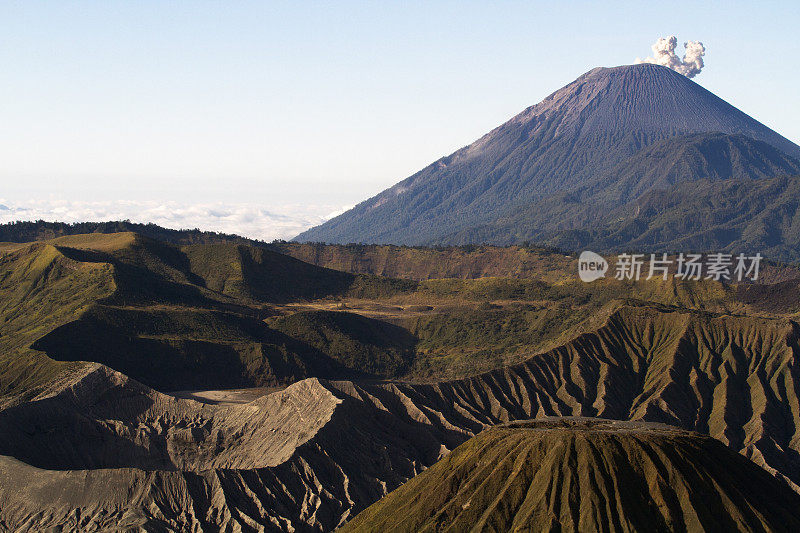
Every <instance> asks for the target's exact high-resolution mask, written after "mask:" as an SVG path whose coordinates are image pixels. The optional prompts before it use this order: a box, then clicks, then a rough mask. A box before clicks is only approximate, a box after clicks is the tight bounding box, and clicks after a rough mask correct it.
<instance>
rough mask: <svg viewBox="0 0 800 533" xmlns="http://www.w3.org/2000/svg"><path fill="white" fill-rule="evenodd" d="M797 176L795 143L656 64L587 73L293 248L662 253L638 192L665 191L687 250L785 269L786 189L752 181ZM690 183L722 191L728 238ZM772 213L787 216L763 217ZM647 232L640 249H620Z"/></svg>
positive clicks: (792, 189) (793, 255)
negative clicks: (705, 213)
mask: <svg viewBox="0 0 800 533" xmlns="http://www.w3.org/2000/svg"><path fill="white" fill-rule="evenodd" d="M797 175H800V147H798V146H797V145H796V144H794V143H792V142H790V141H789V140H787V139H785V138H784V137H782V136H781V135H779V134H778V133H776V132H774V131H772V130H770V129H769V128H767V127H766V126H764V125H763V124H761V123H759V122H758V121H756V120H754V119H753V118H751V117H750V116H748V115H746V114H745V113H743V112H741V111H740V110H738V109H736V108H735V107H733V106H731V105H730V104H728V103H726V102H725V101H723V100H722V99H720V98H718V97H717V96H715V95H714V94H712V93H710V92H709V91H707V90H706V89H704V88H703V87H701V86H700V85H698V84H697V83H695V82H693V81H692V80H689V79H688V78H686V77H685V76H682V75H681V74H678V73H676V72H674V71H672V70H670V69H668V68H666V67H661V66H658V65H625V66H619V67H614V68H596V69H593V70H591V71H589V72H587V73H585V74H583V75H582V76H580V77H579V78H577V79H576V80H575V81H573V82H572V83H570V84H568V85H566V86H565V87H563V88H562V89H559V90H558V91H556V92H554V93H553V94H551V95H550V96H548V97H547V98H545V99H544V100H543V101H541V102H540V103H538V104H536V105H534V106H531V107H529V108H528V109H526V110H524V111H523V112H522V113H520V114H518V115H517V116H515V117H513V118H512V119H510V120H509V121H507V122H506V123H504V124H502V125H500V126H498V127H497V128H495V129H494V130H492V131H490V132H489V133H487V134H486V135H484V136H483V137H481V138H480V139H478V140H477V141H475V142H474V143H472V144H470V145H469V146H466V147H464V148H462V149H460V150H458V151H456V152H454V153H453V154H450V155H449V156H446V157H443V158H441V159H439V160H438V161H435V162H434V163H432V164H431V165H429V166H427V167H426V168H424V169H422V170H420V171H419V172H417V173H416V174H414V175H412V176H410V177H409V178H407V179H405V180H403V181H401V182H399V183H397V184H396V185H394V186H393V187H390V188H389V189H387V190H385V191H383V192H381V193H380V194H378V195H376V196H374V197H373V198H370V199H368V200H365V201H364V202H362V203H360V204H358V205H357V206H355V207H354V208H352V209H351V210H349V211H347V212H345V213H343V214H341V215H339V216H337V217H335V218H333V219H331V220H329V221H326V222H325V223H324V224H321V225H320V226H317V227H315V228H312V229H310V230H308V231H305V232H303V233H301V234H300V235H298V236H297V237H296V238H295V240H297V241H300V242H327V243H339V244H345V243H352V242H356V243H375V244H403V245H454V244H470V243H493V244H501V245H506V244H519V243H522V242H524V241H531V242H537V243H540V244H547V245H551V246H557V247H561V248H566V249H571V250H575V251H579V250H581V249H586V247H588V245H590V244H593V243H598V244H599V243H605V244H606V245H610V246H613V248H608V247H607V248H596V249H603V250H606V251H608V250H630V249H634V248H635V249H637V250H640V251H654V252H658V251H665V250H674V249H675V248H673V247H672V242H671V241H673V240H674V236H672V235H670V234H669V233H667V234H666V235H664V236H663V237H662V236H661V235H660V231H659V230H664V229H669V227H668V226H667V225H666V224H664V222H663V220H659V219H658V217H657V216H652V215H651V216H644V217H643V216H640V214H641V203H642V202H643V201H646V200H647V199H648V195H649V196H651V197H652V196H655V197H658V195H659V194H662V193H664V192H667V193H668V194H669V195H670V196H671V198H672V199H673V200H678V199H683V201H682V202H681V203H680V205H673V206H672V209H673V213H672V215H671V220H672V221H673V222H677V223H680V221H682V220H691V221H692V222H693V225H694V226H695V228H694V229H693V231H692V232H691V233H685V234H684V236H687V237H688V236H692V235H694V234H702V235H704V236H705V240H700V239H699V238H698V239H695V240H694V241H691V242H692V244H697V243H699V244H703V245H704V246H703V247H702V248H698V249H697V250H711V249H715V250H716V249H731V250H732V247H733V246H734V245H738V246H740V248H741V249H746V250H752V251H755V250H756V249H758V250H760V251H762V252H764V251H766V250H767V249H766V248H764V247H763V244H764V243H763V242H761V240H763V239H766V240H767V241H769V252H770V253H771V254H772V255H771V257H773V258H775V259H778V258H780V259H785V260H796V259H798V256H797V252H796V234H797V228H796V227H795V224H794V223H793V220H794V219H795V218H796V217H795V211H796V205H797V202H796V201H795V198H796V189H797V183H796V181H797V180H796V179H795V180H794V182H793V183H791V184H789V185H773V186H772V187H764V186H759V185H755V183H756V182H759V181H760V180H764V179H767V180H769V179H776V178H782V177H785V176H797ZM697 181H704V182H709V183H711V184H712V185H711V187H720V188H724V189H726V191H727V193H728V194H732V195H735V198H734V199H733V200H731V201H732V202H734V203H737V204H739V205H738V207H739V211H738V213H739V215H740V218H741V220H736V224H734V225H733V226H732V227H730V228H729V230H728V231H727V232H725V231H721V230H720V229H719V228H717V227H716V225H715V224H713V222H714V221H713V220H709V221H706V218H705V217H696V216H693V215H694V213H695V211H694V210H693V209H695V208H696V203H693V202H692V201H691V200H692V198H693V197H692V193H693V192H694V191H696V190H697V188H698V187H696V186H695V185H693V184H694V183H695V182H697ZM717 182H724V184H723V185H716V183H717ZM706 194H707V195H708V196H707V198H708V199H710V200H713V199H714V198H715V197H714V196H713V195H711V194H710V192H707V193H706ZM776 195H777V196H778V198H777V199H776V198H775V196H776ZM776 203H777V204H780V205H783V206H784V207H785V209H788V210H789V211H790V212H788V213H787V212H785V210H776V209H772V206H774V205H775V204H776ZM776 217H777V218H778V220H779V224H780V227H781V230H782V235H769V234H767V235H761V234H759V233H758V232H754V229H756V228H757V227H758V224H757V222H758V220H760V219H763V218H776ZM731 218H735V217H733V216H731ZM753 223H756V224H755V226H756V227H755V228H754V227H753ZM634 224H635V225H636V226H637V228H638V231H637V232H632V231H630V228H629V226H630V225H634ZM626 229H627V230H628V231H625V230H626ZM648 230H651V231H650V233H649V235H648V239H647V240H645V241H641V240H639V241H636V242H635V243H634V242H633V241H635V240H636V237H637V236H639V235H641V234H642V233H646V232H647V231H648ZM715 230H716V231H715ZM739 241H744V246H743V247H742V242H739ZM634 244H635V246H634ZM645 246H646V247H645ZM593 249H595V248H593ZM732 251H733V250H732ZM737 251H738V250H737Z"/></svg>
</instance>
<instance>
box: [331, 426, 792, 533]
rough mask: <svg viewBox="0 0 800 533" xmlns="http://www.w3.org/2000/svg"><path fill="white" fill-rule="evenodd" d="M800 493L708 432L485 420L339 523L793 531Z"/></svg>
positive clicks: (402, 527)
mask: <svg viewBox="0 0 800 533" xmlns="http://www.w3.org/2000/svg"><path fill="white" fill-rule="evenodd" d="M798 504H800V495H798V494H796V493H794V492H792V491H791V490H790V489H789V488H788V487H787V486H786V485H785V484H783V483H781V482H780V481H778V480H776V479H775V478H773V477H771V476H770V475H768V474H767V473H766V472H764V471H763V470H760V469H759V468H758V467H756V466H755V465H753V464H752V463H751V462H750V461H747V460H746V459H744V458H743V457H741V456H738V455H737V454H736V453H734V452H733V451H731V450H730V449H728V448H726V447H725V446H723V445H722V444H721V443H719V442H718V441H716V440H714V439H712V438H709V437H706V436H702V435H700V434H697V433H690V432H686V431H681V430H678V429H676V428H672V427H670V426H664V425H660V424H652V423H642V422H616V421H608V420H602V419H592V418H558V419H546V420H542V421H533V422H516V423H511V424H505V425H502V426H498V427H494V428H491V429H488V430H486V431H484V432H483V433H481V434H480V435H479V436H477V437H475V438H473V439H471V440H469V441H467V442H466V443H464V444H462V445H461V446H459V447H458V448H456V449H455V450H454V451H453V452H452V453H451V454H450V455H449V456H447V458H445V459H443V460H442V461H440V462H439V463H437V464H436V465H434V466H433V467H432V468H430V469H428V470H427V471H425V472H423V473H422V474H420V475H419V476H417V477H416V478H414V479H413V480H411V481H409V482H408V483H406V484H405V485H403V486H402V487H400V488H398V489H397V490H395V491H394V492H392V493H391V494H389V495H388V496H387V497H386V498H384V499H382V500H381V501H380V502H378V503H376V504H374V505H372V506H371V507H370V508H368V509H367V510H365V511H363V512H362V513H361V514H359V515H358V516H357V517H356V518H355V519H354V520H353V521H351V522H350V523H348V524H347V525H346V526H345V527H344V528H343V529H342V531H343V532H348V531H364V532H371V531H396V532H406V531H407V532H425V531H625V532H631V531H663V532H668V531H683V530H688V531H787V532H788V531H796V530H797V528H800V519H798V517H797V515H796V509H797V506H798Z"/></svg>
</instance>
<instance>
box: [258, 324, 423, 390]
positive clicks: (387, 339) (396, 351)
mask: <svg viewBox="0 0 800 533" xmlns="http://www.w3.org/2000/svg"><path fill="white" fill-rule="evenodd" d="M269 324H270V326H271V327H272V328H274V329H276V330H278V331H281V332H283V333H285V334H286V335H288V336H290V337H292V338H295V339H299V340H302V341H303V342H305V343H308V344H309V345H311V346H313V347H314V348H316V349H318V350H319V351H321V352H323V353H325V355H327V356H328V357H330V358H331V359H334V360H335V361H337V362H339V363H341V364H342V365H344V366H346V367H347V368H351V369H359V370H361V371H363V372H366V373H368V374H372V375H374V376H385V377H398V376H400V375H402V374H404V373H405V372H406V371H407V369H408V366H409V365H410V363H411V362H412V361H413V359H414V349H415V345H416V342H417V339H416V338H415V337H414V336H413V335H412V334H411V333H409V332H408V331H407V330H406V329H404V328H401V327H398V326H395V325H393V324H389V323H387V322H383V321H381V320H375V319H371V318H366V317H362V316H359V315H356V314H353V313H346V312H333V311H306V312H300V313H295V314H293V315H289V316H285V317H280V318H277V319H275V320H273V321H270V322H269Z"/></svg>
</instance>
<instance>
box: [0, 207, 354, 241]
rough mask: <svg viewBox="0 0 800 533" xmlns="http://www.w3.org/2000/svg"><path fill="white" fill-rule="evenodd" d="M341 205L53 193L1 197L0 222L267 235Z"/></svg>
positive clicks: (282, 234) (292, 229) (286, 232)
mask: <svg viewBox="0 0 800 533" xmlns="http://www.w3.org/2000/svg"><path fill="white" fill-rule="evenodd" d="M345 209H347V208H345V207H341V206H333V205H283V206H274V207H270V208H269V209H267V208H264V207H262V206H255V205H248V204H225V203H198V204H181V203H177V202H156V201H150V202H146V201H144V202H137V201H113V202H81V201H76V202H72V201H63V200H55V199H50V200H35V201H29V202H14V201H7V200H2V199H0V223H5V222H14V221H17V220H47V221H51V222H103V221H108V220H130V221H132V222H141V223H148V222H152V223H154V224H158V225H159V226H163V227H166V228H172V229H194V228H199V229H201V230H205V231H218V232H223V233H235V234H237V235H241V236H243V237H249V238H252V239H261V240H265V241H271V240H274V239H290V238H292V237H294V236H295V235H297V234H298V233H300V232H302V231H304V230H306V229H308V228H310V227H312V226H316V225H317V224H321V223H322V222H324V221H326V220H328V219H329V218H332V217H334V216H336V215H338V214H340V213H342V212H344V210H345Z"/></svg>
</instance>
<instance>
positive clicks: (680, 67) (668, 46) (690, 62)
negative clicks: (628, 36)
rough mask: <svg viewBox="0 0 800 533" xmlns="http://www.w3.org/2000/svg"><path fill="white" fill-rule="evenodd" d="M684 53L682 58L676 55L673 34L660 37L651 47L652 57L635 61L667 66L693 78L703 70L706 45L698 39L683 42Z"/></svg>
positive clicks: (675, 41) (675, 39)
mask: <svg viewBox="0 0 800 533" xmlns="http://www.w3.org/2000/svg"><path fill="white" fill-rule="evenodd" d="M683 46H684V48H685V53H684V55H683V58H680V57H678V54H676V53H675V49H676V48H677V47H678V38H677V37H676V36H674V35H671V36H669V37H661V38H660V39H659V40H657V41H656V42H655V44H653V46H652V47H651V48H652V50H653V56H652V57H646V58H644V59H641V58H637V59H636V63H637V64H638V63H654V64H656V65H662V66H664V67H669V68H671V69H672V70H674V71H675V72H680V73H681V74H683V75H684V76H686V77H687V78H694V77H695V76H697V75H698V74H700V71H701V70H703V66H704V65H703V56H704V55H706V47H705V46H703V43H701V42H700V41H689V42H686V43H684V44H683Z"/></svg>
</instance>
